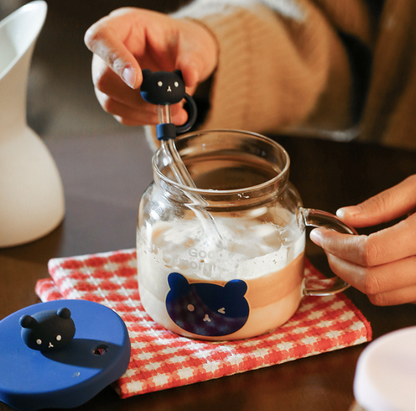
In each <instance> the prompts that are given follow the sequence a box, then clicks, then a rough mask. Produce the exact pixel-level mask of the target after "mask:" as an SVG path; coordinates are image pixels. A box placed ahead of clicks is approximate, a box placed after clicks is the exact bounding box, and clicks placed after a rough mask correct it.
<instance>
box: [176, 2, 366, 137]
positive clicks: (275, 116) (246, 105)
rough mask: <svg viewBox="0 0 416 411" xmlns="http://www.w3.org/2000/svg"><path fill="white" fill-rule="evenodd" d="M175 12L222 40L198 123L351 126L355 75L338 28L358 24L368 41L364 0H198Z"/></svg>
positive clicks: (254, 127)
mask: <svg viewBox="0 0 416 411" xmlns="http://www.w3.org/2000/svg"><path fill="white" fill-rule="evenodd" d="M333 3H337V4H338V7H334V6H333ZM339 4H343V5H344V9H343V8H342V7H340V6H339ZM173 17H174V18H190V19H193V20H194V21H196V22H198V23H199V24H202V25H204V26H205V27H206V28H207V29H208V30H210V31H211V32H212V34H213V36H214V37H215V38H216V40H217V42H218V45H219V62H218V66H217V68H216V70H215V73H214V74H213V76H212V79H211V88H210V93H209V103H210V104H209V106H210V109H209V111H208V115H207V117H206V120H205V122H204V123H203V124H202V126H201V128H204V129H218V128H235V129H244V130H250V131H256V132H262V133H273V132H278V131H283V130H288V129H292V128H296V127H304V126H307V127H309V126H312V127H318V128H325V129H343V128H347V127H349V126H350V125H351V124H350V123H351V114H350V108H351V89H352V78H351V72H350V65H349V60H348V55H347V52H346V50H345V47H344V44H343V43H342V41H341V39H340V37H339V36H338V30H342V29H343V26H344V27H353V29H352V30H353V31H354V32H353V33H352V34H354V35H356V36H358V37H360V38H361V39H362V40H363V41H367V42H369V34H368V30H367V29H368V27H367V26H368V18H367V16H366V10H365V8H364V7H363V6H362V3H361V1H359V0H340V1H337V2H333V1H326V0H320V1H319V0H316V1H314V2H313V1H307V0H297V1H295V0H263V1H252V0H195V1H193V2H192V3H191V4H189V5H188V6H186V7H184V8H182V9H181V10H179V11H178V12H176V13H174V14H173ZM351 23H353V24H351Z"/></svg>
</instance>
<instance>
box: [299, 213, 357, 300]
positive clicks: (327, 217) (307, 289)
mask: <svg viewBox="0 0 416 411" xmlns="http://www.w3.org/2000/svg"><path fill="white" fill-rule="evenodd" d="M300 213H301V215H302V217H303V220H304V223H305V225H306V226H308V227H324V228H328V229H330V230H334V231H337V232H339V233H345V234H352V235H357V234H358V233H357V231H355V229H354V228H352V227H350V226H348V225H347V224H345V223H344V222H342V221H341V220H340V219H339V218H338V217H337V216H335V215H334V214H331V213H327V212H326V211H321V210H315V209H313V208H303V207H301V208H300ZM349 286H350V285H349V284H348V283H347V282H345V281H344V280H343V279H342V278H340V277H337V276H334V277H331V278H324V279H305V283H304V290H303V295H316V296H325V295H332V294H337V293H339V292H342V291H344V290H346V289H347V288H348V287H349Z"/></svg>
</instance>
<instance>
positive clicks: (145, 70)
mask: <svg viewBox="0 0 416 411" xmlns="http://www.w3.org/2000/svg"><path fill="white" fill-rule="evenodd" d="M151 75H152V72H151V71H150V70H149V69H143V70H142V76H143V80H144V79H146V78H148V77H150V76H151Z"/></svg>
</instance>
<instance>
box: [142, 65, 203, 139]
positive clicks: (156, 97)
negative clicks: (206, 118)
mask: <svg viewBox="0 0 416 411" xmlns="http://www.w3.org/2000/svg"><path fill="white" fill-rule="evenodd" d="M142 74H143V82H142V85H141V87H140V94H141V96H142V97H143V99H144V100H145V101H147V102H148V103H150V104H155V105H158V106H159V107H162V106H165V108H167V109H168V114H167V116H166V117H168V118H167V119H165V120H166V121H162V122H161V124H158V125H157V126H156V134H157V138H158V139H159V140H169V139H174V138H176V136H177V135H178V134H182V133H185V132H187V131H189V130H190V129H191V127H192V126H193V125H194V123H195V120H196V116H197V109H196V104H195V101H194V100H193V98H192V97H191V96H190V95H189V94H187V93H186V92H185V83H184V81H183V77H182V72H181V71H180V70H175V71H173V72H169V71H156V72H151V71H150V70H148V69H144V70H142ZM183 99H185V101H186V102H187V103H188V105H189V111H188V114H189V118H188V121H187V122H186V123H185V124H184V125H182V126H179V127H177V126H175V125H174V124H172V123H171V122H170V112H169V106H170V105H171V104H176V103H179V102H180V101H182V100H183Z"/></svg>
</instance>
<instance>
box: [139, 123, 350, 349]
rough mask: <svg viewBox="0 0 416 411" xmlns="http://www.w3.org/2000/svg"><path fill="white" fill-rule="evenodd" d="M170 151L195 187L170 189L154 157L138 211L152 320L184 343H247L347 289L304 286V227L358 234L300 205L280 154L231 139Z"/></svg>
mask: <svg viewBox="0 0 416 411" xmlns="http://www.w3.org/2000/svg"><path fill="white" fill-rule="evenodd" d="M175 143H176V147H177V150H178V152H179V154H180V155H181V158H182V160H183V162H184V164H185V165H186V167H187V169H188V171H189V173H190V175H191V176H192V179H193V180H194V182H195V186H196V187H187V186H184V185H181V184H179V183H177V182H176V181H175V179H174V177H173V175H172V170H171V166H170V164H169V163H170V161H171V160H170V159H169V157H168V156H166V155H165V154H164V150H163V149H159V150H158V151H157V152H156V153H155V155H154V156H153V160H152V166H153V176H154V181H153V182H152V183H151V184H150V186H149V187H148V189H147V190H146V191H145V193H144V194H143V196H142V198H141V201H140V206H139V212H138V226H137V261H138V281H139V292H140V298H141V301H142V304H143V306H144V309H145V310H146V312H147V313H148V314H149V315H150V316H151V317H152V319H153V320H154V321H156V322H157V323H159V324H161V325H162V326H164V327H165V328H167V329H168V330H171V331H173V332H175V333H177V334H180V335H183V336H186V337H191V338H197V339H204V340H214V341H219V340H235V339H243V338H250V337H254V336H258V335H261V334H264V333H267V332H271V331H273V330H275V329H276V328H278V327H279V326H280V325H282V324H283V323H285V322H286V321H287V320H288V319H289V318H290V317H292V315H293V314H294V313H295V312H296V310H297V308H298V306H299V303H300V301H301V299H302V298H303V297H304V296H306V295H315V296H323V295H331V294H335V293H338V292H341V291H343V290H345V289H346V288H347V287H348V286H349V285H348V284H347V283H346V282H344V281H343V280H342V279H341V278H339V277H336V276H335V277H333V278H330V279H322V280H313V281H308V280H305V278H304V258H305V226H313V227H320V226H321V227H327V228H330V229H333V230H336V231H339V232H342V233H348V234H356V232H355V230H354V229H353V228H351V227H348V226H346V225H345V224H344V223H343V222H342V221H340V220H339V219H338V218H337V217H336V216H334V215H332V214H329V213H326V212H324V211H320V210H314V209H309V208H304V207H303V206H302V201H301V198H300V196H299V194H298V192H297V190H296V189H295V187H294V186H293V185H292V184H291V183H290V182H289V168H290V159H289V155H288V153H287V152H286V151H285V150H284V149H283V147H281V146H280V145H279V144H278V143H276V142H275V141H274V140H271V139H269V138H267V137H264V136H262V135H259V134H255V133H250V132H244V131H237V130H217V131H215V130H211V131H201V132H196V133H192V134H188V135H185V136H183V137H180V138H177V139H176V141H175Z"/></svg>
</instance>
